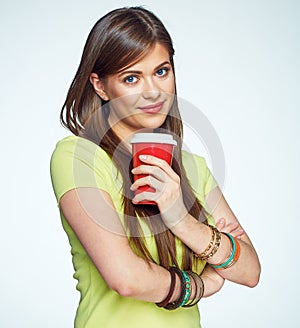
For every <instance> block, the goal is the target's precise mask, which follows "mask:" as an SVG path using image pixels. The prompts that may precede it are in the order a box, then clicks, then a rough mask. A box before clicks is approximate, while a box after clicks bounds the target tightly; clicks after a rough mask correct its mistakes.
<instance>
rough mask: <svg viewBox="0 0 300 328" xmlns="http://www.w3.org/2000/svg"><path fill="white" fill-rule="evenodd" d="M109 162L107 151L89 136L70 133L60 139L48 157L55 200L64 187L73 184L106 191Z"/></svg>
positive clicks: (64, 191)
mask: <svg viewBox="0 0 300 328" xmlns="http://www.w3.org/2000/svg"><path fill="white" fill-rule="evenodd" d="M109 163H110V159H109V157H108V155H107V154H106V153H105V152H104V151H103V150H102V149H101V148H100V147H99V146H98V145H96V144H94V143H93V142H91V141H89V140H86V139H84V138H80V137H75V136H70V137H67V138H64V139H63V140H61V141H59V142H58V143H57V145H56V147H55V149H54V151H53V154H52V156H51V161H50V173H51V180H52V186H53V189H54V193H55V196H56V199H57V202H58V203H59V200H60V198H61V197H62V196H63V195H64V194H65V193H66V192H67V191H69V190H72V189H75V188H81V187H94V188H100V189H102V190H104V191H107V192H108V190H109V189H110V186H109V181H107V177H108V176H111V174H110V175H109V174H108V171H109V169H110V168H109Z"/></svg>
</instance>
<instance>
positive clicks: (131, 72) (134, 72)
mask: <svg viewBox="0 0 300 328" xmlns="http://www.w3.org/2000/svg"><path fill="white" fill-rule="evenodd" d="M165 65H171V63H170V62H169V61H167V60H166V61H164V62H163V63H161V64H159V65H158V66H156V67H155V68H154V71H156V70H158V69H159V68H161V67H162V66H165ZM142 73H143V72H142V71H137V70H125V71H121V72H120V74H119V76H122V75H124V74H142Z"/></svg>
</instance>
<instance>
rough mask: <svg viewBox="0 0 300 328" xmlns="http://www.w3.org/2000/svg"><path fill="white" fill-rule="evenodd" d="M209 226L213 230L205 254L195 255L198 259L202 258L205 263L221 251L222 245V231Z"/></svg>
mask: <svg viewBox="0 0 300 328" xmlns="http://www.w3.org/2000/svg"><path fill="white" fill-rule="evenodd" d="M208 226H209V228H210V229H211V240H210V242H209V244H208V246H207V248H206V249H205V251H204V252H202V253H201V254H195V255H196V256H197V257H198V258H200V259H201V260H203V261H207V260H208V259H210V258H211V257H213V256H214V255H215V253H216V252H217V250H218V249H219V246H220V243H221V233H220V231H219V230H218V229H217V228H215V227H213V226H211V225H208Z"/></svg>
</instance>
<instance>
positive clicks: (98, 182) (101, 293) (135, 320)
mask: <svg viewBox="0 0 300 328" xmlns="http://www.w3.org/2000/svg"><path fill="white" fill-rule="evenodd" d="M183 164H184V168H185V171H186V173H187V176H188V179H189V181H190V184H191V186H192V188H193V190H194V192H195V195H196V197H197V198H198V199H199V200H200V202H201V203H202V205H203V206H204V207H205V208H206V204H205V200H204V198H205V195H206V194H208V193H209V191H211V190H212V189H213V188H214V187H215V186H216V182H215V180H214V178H213V176H212V175H211V173H210V171H209V169H208V168H207V165H206V162H205V160H204V159H203V158H201V157H199V156H196V155H192V154H190V153H187V152H183ZM51 178H52V184H53V189H54V192H55V195H56V199H57V202H58V203H59V200H60V198H61V197H62V195H63V194H65V193H66V192H67V191H69V190H71V189H74V188H80V187H96V188H100V189H102V190H104V191H106V192H107V193H108V194H109V195H110V197H111V199H112V201H113V205H114V207H115V209H116V211H117V213H118V214H119V217H120V219H121V222H123V221H122V193H121V188H122V178H121V176H120V174H118V171H117V169H116V167H115V166H114V164H113V162H112V160H111V158H110V157H109V156H108V155H107V153H106V152H105V151H104V150H103V149H102V148H100V147H99V146H97V145H96V144H94V143H93V142H91V141H89V140H86V139H84V138H81V137H76V136H69V137H66V138H64V139H62V140H61V141H59V142H58V143H57V145H56V148H55V150H54V152H53V154H52V158H51ZM60 215H61V220H62V225H63V228H64V230H65V232H66V233H67V235H68V238H69V242H70V245H71V253H72V260H73V266H74V270H75V273H74V278H75V279H77V280H78V283H77V287H76V288H77V289H78V290H79V292H80V302H79V306H78V308H77V313H76V318H75V327H76V328H98V327H99V328H117V327H118V328H127V327H128V328H129V327H130V328H140V327H143V328H167V327H172V328H182V327H188V328H194V327H195V328H199V327H200V315H199V310H198V307H197V306H194V307H191V308H179V309H176V310H174V311H168V310H165V309H163V308H159V307H157V306H156V305H155V304H154V303H151V302H145V301H140V300H136V299H133V298H126V297H122V296H120V295H118V294H117V293H116V292H115V291H113V290H111V289H110V288H109V287H108V286H107V284H106V282H105V281H104V280H103V278H102V277H101V275H100V274H99V272H98V270H97V269H96V267H95V266H94V264H93V263H92V261H91V259H90V258H89V256H88V254H87V253H86V251H85V250H84V248H83V247H82V245H81V243H80V241H79V240H78V238H77V237H76V235H75V233H74V231H73V230H72V229H71V227H70V226H69V224H68V223H67V221H66V219H65V218H64V216H63V214H62V212H61V211H60ZM208 220H209V223H211V224H213V219H212V217H211V216H209V218H208ZM142 227H143V229H145V230H147V227H145V226H143V225H142ZM145 241H146V245H147V248H148V249H149V251H150V253H151V255H152V256H153V258H154V259H157V252H156V247H155V243H154V237H153V236H151V235H150V236H147V237H146V238H145ZM176 245H177V257H178V263H181V261H180V258H181V255H182V252H181V242H180V241H178V240H177V244H176ZM204 265H205V262H203V263H200V265H198V266H197V271H198V273H200V272H201V271H202V270H203V268H204Z"/></svg>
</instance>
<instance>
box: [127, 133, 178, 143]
mask: <svg viewBox="0 0 300 328" xmlns="http://www.w3.org/2000/svg"><path fill="white" fill-rule="evenodd" d="M149 142H151V143H164V144H170V145H174V146H177V141H176V140H174V138H173V136H172V135H171V134H166V133H150V132H148V133H136V134H135V135H134V137H133V138H132V139H131V140H130V143H149Z"/></svg>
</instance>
